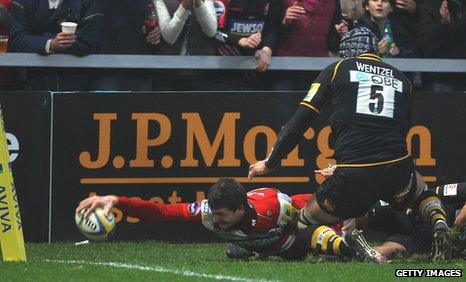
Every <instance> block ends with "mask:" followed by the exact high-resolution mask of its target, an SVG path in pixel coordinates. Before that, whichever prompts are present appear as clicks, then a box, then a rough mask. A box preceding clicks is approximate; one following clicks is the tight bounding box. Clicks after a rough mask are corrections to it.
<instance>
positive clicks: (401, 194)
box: [315, 158, 416, 218]
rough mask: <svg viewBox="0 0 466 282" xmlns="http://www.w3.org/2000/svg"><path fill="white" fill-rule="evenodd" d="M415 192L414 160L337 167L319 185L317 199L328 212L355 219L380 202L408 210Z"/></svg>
mask: <svg viewBox="0 0 466 282" xmlns="http://www.w3.org/2000/svg"><path fill="white" fill-rule="evenodd" d="M415 192H416V174H415V172H414V165H413V161H412V159H411V158H406V159H404V160H400V161H397V162H393V163H389V164H383V165H374V166H365V167H337V168H336V169H335V171H334V172H333V175H332V176H330V177H329V178H327V180H325V181H324V182H323V183H322V184H321V185H320V186H319V188H318V189H317V192H316V194H315V197H316V199H317V203H318V204H319V206H320V208H321V209H322V210H324V211H325V212H327V213H329V214H331V215H334V216H337V217H340V218H353V217H361V216H363V215H364V214H365V213H366V212H367V211H368V210H369V209H370V208H371V207H372V205H374V204H375V203H376V202H377V200H379V199H382V200H384V201H385V202H387V203H390V205H391V206H392V207H393V208H394V209H403V208H406V207H408V205H409V204H411V203H412V201H413V197H414V194H415Z"/></svg>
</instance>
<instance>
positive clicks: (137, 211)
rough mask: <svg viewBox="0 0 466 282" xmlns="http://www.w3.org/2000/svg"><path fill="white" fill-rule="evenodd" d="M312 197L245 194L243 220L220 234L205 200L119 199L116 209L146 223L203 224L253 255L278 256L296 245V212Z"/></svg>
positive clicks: (268, 191) (264, 192)
mask: <svg viewBox="0 0 466 282" xmlns="http://www.w3.org/2000/svg"><path fill="white" fill-rule="evenodd" d="M312 196H313V195H312V194H300V195H295V196H292V197H289V196H288V195H286V194H283V193H281V192H280V191H279V190H277V189H273V188H261V189H256V190H252V191H250V192H248V193H247V200H248V204H249V205H248V207H246V213H245V216H244V217H243V219H242V220H241V221H240V222H239V223H238V224H236V225H235V226H234V227H232V228H231V229H230V230H221V229H219V228H217V227H216V226H215V224H214V223H213V214H212V210H211V209H210V206H209V201H208V200H203V201H201V202H200V203H198V202H194V203H181V204H171V205H165V204H156V203H152V202H148V201H144V200H141V199H138V198H127V197H118V203H117V207H118V208H120V209H122V210H123V211H124V212H125V213H127V214H128V215H129V216H132V217H137V218H139V219H141V220H144V221H149V222H151V221H152V222H160V221H165V222H172V221H188V222H197V223H202V225H203V226H204V227H205V228H207V229H208V230H210V231H212V232H215V233H217V234H218V235H220V236H221V237H223V238H225V239H227V240H229V241H232V242H234V243H235V244H236V245H238V246H241V247H243V248H245V249H248V250H251V251H256V252H267V253H277V252H281V251H285V250H287V249H288V248H289V247H290V246H291V245H292V244H293V243H294V241H295V239H296V238H295V235H294V233H293V230H294V228H295V226H296V222H297V219H298V214H299V210H300V209H301V208H303V207H304V206H305V204H306V202H307V201H308V200H309V199H310V198H312Z"/></svg>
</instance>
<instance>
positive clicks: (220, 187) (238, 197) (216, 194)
mask: <svg viewBox="0 0 466 282" xmlns="http://www.w3.org/2000/svg"><path fill="white" fill-rule="evenodd" d="M207 198H208V199H209V206H210V208H211V209H212V210H216V209H221V208H227V209H229V210H231V211H236V210H238V209H239V208H240V207H241V206H242V205H243V206H246V204H247V197H246V191H245V190H244V188H243V186H242V185H241V184H240V183H238V182H237V181H236V180H234V179H233V178H220V179H219V180H218V181H217V182H216V183H215V184H214V185H212V187H210V190H209V193H208V196H207Z"/></svg>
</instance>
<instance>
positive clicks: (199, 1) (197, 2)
mask: <svg viewBox="0 0 466 282" xmlns="http://www.w3.org/2000/svg"><path fill="white" fill-rule="evenodd" d="M191 1H192V3H193V4H194V7H196V8H199V7H201V5H202V4H203V3H204V0H191Z"/></svg>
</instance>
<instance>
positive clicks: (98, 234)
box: [74, 208, 115, 241]
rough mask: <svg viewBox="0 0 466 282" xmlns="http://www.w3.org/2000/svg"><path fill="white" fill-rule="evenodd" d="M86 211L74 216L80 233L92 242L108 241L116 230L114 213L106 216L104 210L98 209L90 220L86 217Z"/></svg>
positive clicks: (90, 216)
mask: <svg viewBox="0 0 466 282" xmlns="http://www.w3.org/2000/svg"><path fill="white" fill-rule="evenodd" d="M85 212H86V210H81V211H79V212H77V213H76V214H75V216H74V220H75V222H76V226H77V227H78V229H79V231H80V232H81V233H82V234H83V235H84V236H86V237H87V238H88V239H91V240H100V241H101V240H106V239H107V238H108V237H109V236H110V235H111V234H112V233H113V230H114V229H115V216H114V215H113V213H112V212H109V213H108V216H105V214H104V210H103V209H102V208H96V209H95V210H94V212H93V213H91V214H90V215H89V218H85V217H84V213H85Z"/></svg>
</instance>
